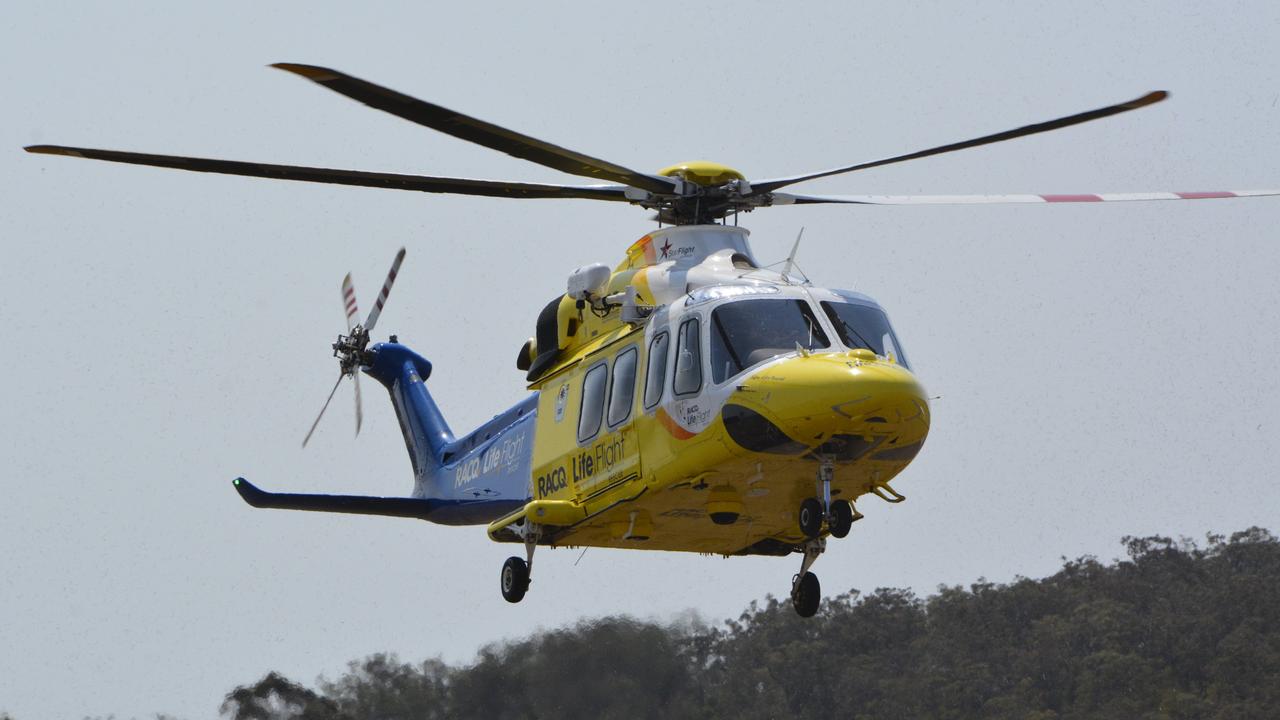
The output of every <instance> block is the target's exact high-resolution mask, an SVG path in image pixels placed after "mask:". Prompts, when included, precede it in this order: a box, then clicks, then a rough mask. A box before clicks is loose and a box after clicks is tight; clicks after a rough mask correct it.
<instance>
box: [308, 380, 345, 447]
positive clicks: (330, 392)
mask: <svg viewBox="0 0 1280 720" xmlns="http://www.w3.org/2000/svg"><path fill="white" fill-rule="evenodd" d="M346 376H347V374H346V373H343V374H341V375H339V376H338V382H336V383H334V384H333V389H332V390H330V391H329V397H328V398H325V401H324V407H322V408H320V414H319V415H317V416H316V421H315V422H313V423H311V429H310V430H308V431H307V436H306V437H304V438H302V447H306V446H307V441H308V440H310V439H311V433H313V432H315V431H316V426H317V425H319V424H320V418H322V417H324V411H325V410H328V409H329V402H330V401H331V400H333V394H334V393H336V392H338V386H339V385H341V384H342V378H344V377H346Z"/></svg>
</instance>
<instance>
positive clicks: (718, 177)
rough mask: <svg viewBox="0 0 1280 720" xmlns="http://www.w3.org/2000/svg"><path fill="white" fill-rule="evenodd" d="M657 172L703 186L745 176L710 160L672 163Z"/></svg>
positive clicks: (723, 182)
mask: <svg viewBox="0 0 1280 720" xmlns="http://www.w3.org/2000/svg"><path fill="white" fill-rule="evenodd" d="M658 174H659V175H663V176H665V177H678V178H681V179H683V180H688V181H689V182H691V183H695V184H697V185H703V186H713V185H723V184H725V183H727V182H729V181H730V180H746V177H744V176H743V174H742V173H740V172H738V171H737V170H734V169H733V168H731V167H729V166H728V165H721V164H720V163H717V162H711V161H710V160H692V161H690V162H685V163H680V164H679V165H672V166H671V167H665V168H662V169H661V170H659V171H658Z"/></svg>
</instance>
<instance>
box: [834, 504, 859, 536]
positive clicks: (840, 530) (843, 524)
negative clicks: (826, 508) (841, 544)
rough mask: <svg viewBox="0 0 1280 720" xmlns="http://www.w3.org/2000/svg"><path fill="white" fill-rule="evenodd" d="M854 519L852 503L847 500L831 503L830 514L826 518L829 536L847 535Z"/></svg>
mask: <svg viewBox="0 0 1280 720" xmlns="http://www.w3.org/2000/svg"><path fill="white" fill-rule="evenodd" d="M855 519H856V518H855V517H854V514H853V505H852V504H851V503H850V502H849V501H848V500H837V501H835V502H833V503H831V515H830V516H829V517H828V518H827V529H828V530H830V531H831V537H834V538H842V537H844V536H846V535H848V534H849V529H850V528H852V527H853V521H854V520H855Z"/></svg>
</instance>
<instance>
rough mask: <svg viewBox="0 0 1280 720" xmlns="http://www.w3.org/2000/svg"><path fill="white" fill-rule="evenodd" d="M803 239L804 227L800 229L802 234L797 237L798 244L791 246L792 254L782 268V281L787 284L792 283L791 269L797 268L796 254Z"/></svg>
mask: <svg viewBox="0 0 1280 720" xmlns="http://www.w3.org/2000/svg"><path fill="white" fill-rule="evenodd" d="M802 237H804V228H803V227H801V228H800V233H799V234H798V235H796V242H795V244H794V245H792V246H791V254H790V255H788V256H787V262H786V264H785V265H783V266H782V279H783V280H786V281H787V282H791V278H790V277H789V275H790V274H791V268H793V267H795V264H796V253H797V252H799V251H800V238H802Z"/></svg>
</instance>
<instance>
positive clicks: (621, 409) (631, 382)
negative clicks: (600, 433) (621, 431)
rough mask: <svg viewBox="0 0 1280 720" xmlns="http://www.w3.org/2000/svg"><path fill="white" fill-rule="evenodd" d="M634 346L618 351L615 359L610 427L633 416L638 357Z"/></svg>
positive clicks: (611, 388)
mask: <svg viewBox="0 0 1280 720" xmlns="http://www.w3.org/2000/svg"><path fill="white" fill-rule="evenodd" d="M638 357H640V352H639V351H638V350H636V349H635V347H634V346H632V347H629V348H627V349H626V350H623V351H622V352H620V353H618V357H617V359H616V360H614V361H613V385H612V386H610V388H609V427H614V426H615V425H620V424H622V422H623V421H624V420H626V419H627V418H629V417H631V404H632V403H633V402H635V399H636V358H638Z"/></svg>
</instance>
